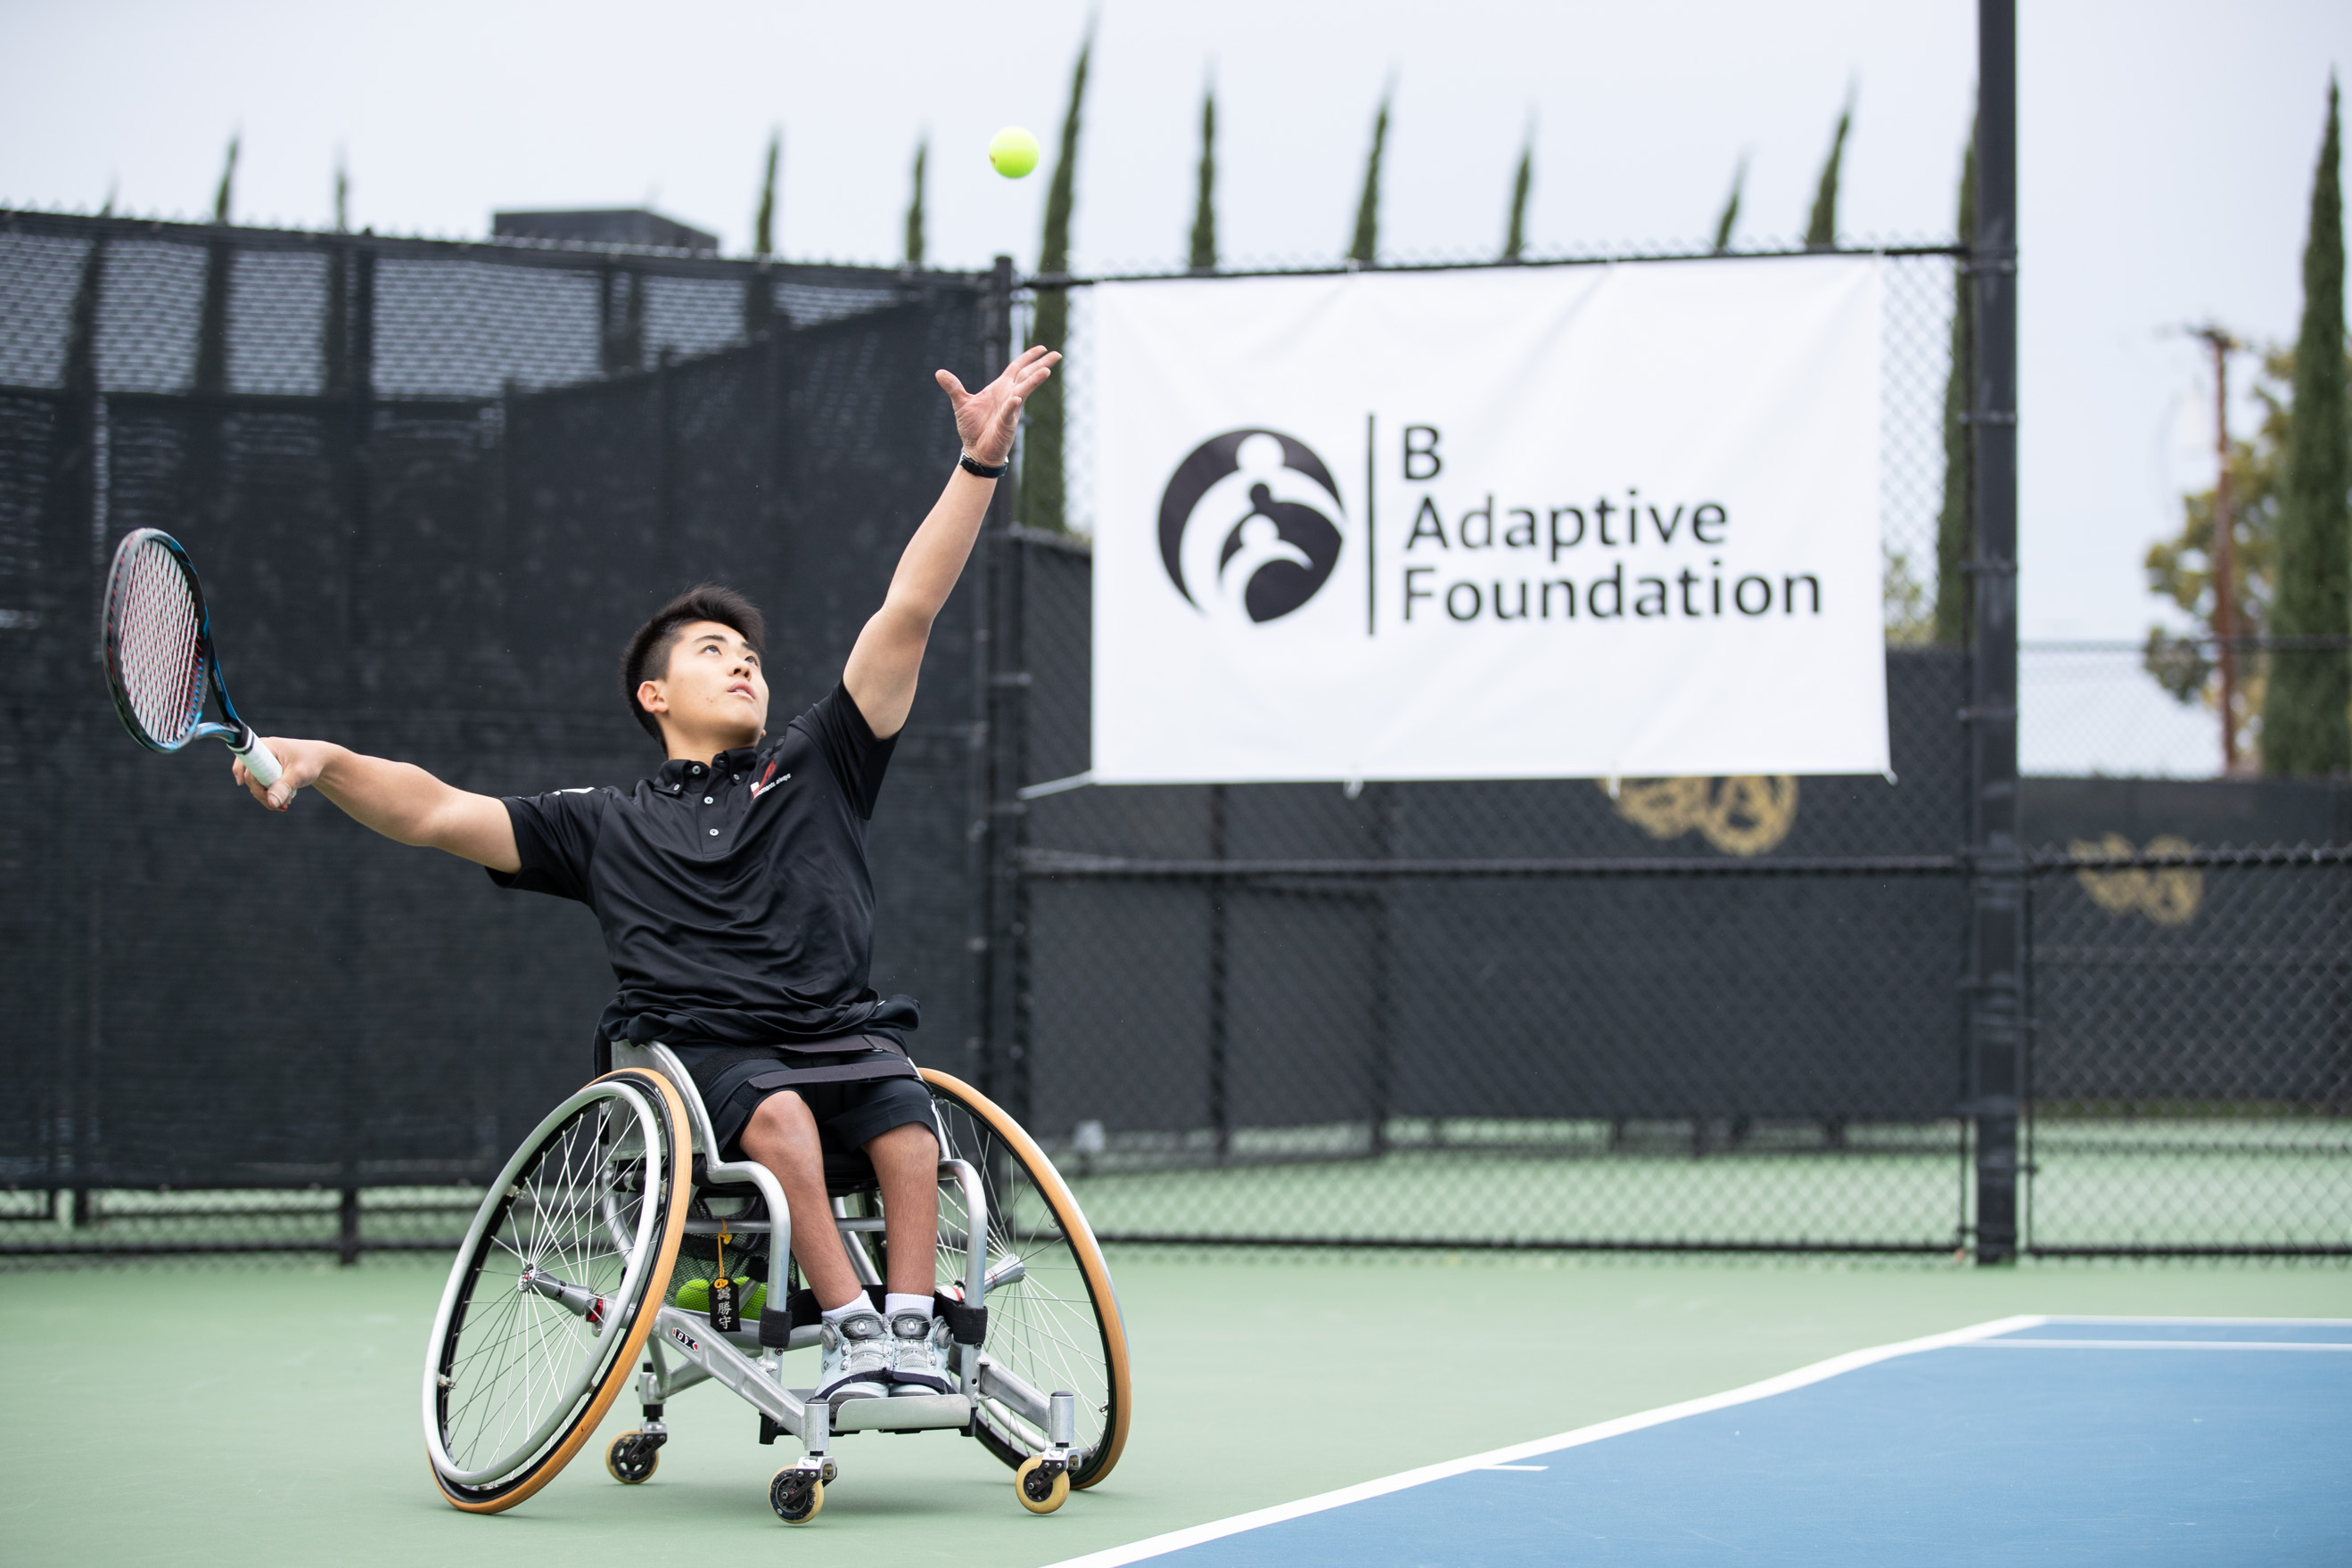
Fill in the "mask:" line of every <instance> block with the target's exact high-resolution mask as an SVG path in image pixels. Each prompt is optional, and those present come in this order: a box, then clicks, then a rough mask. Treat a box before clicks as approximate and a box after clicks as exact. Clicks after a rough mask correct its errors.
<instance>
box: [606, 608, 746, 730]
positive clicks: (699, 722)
mask: <svg viewBox="0 0 2352 1568" xmlns="http://www.w3.org/2000/svg"><path fill="white" fill-rule="evenodd" d="M637 702H638V704H639V705H640V706H643V707H644V708H645V709H646V711H647V712H649V713H653V714H656V715H658V716H660V718H661V722H662V727H663V728H664V729H665V730H666V731H667V733H668V736H669V737H670V739H671V740H672V741H674V742H679V743H684V744H687V745H688V746H689V747H691V748H692V751H693V755H695V756H697V757H706V756H715V755H716V754H718V753H719V752H721V751H726V750H730V749H731V748H733V747H739V746H751V745H755V744H756V743H757V742H758V741H759V738H760V737H761V735H762V734H764V733H765V732H766V730H767V727H768V680H767V676H766V675H764V674H761V670H760V655H759V654H758V653H754V652H753V651H752V648H751V644H750V643H746V642H744V641H743V638H742V636H741V634H740V633H739V632H736V631H735V630H734V629H733V628H731V627H729V626H723V625H721V624H719V622H716V621H697V622H694V623H693V624H691V625H689V626H688V627H687V628H686V629H685V630H684V631H682V632H679V633H678V636H677V642H676V643H672V644H670V651H669V671H668V673H667V674H665V675H663V676H662V677H661V678H660V679H659V680H652V681H647V682H646V683H645V684H644V685H640V686H639V687H638V688H637Z"/></svg>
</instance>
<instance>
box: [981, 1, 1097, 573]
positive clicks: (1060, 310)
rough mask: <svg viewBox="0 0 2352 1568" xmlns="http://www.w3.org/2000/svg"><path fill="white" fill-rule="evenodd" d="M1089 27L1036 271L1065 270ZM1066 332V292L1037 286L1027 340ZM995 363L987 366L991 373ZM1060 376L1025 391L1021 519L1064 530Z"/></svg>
mask: <svg viewBox="0 0 2352 1568" xmlns="http://www.w3.org/2000/svg"><path fill="white" fill-rule="evenodd" d="M1094 48H1095V36H1094V30H1093V28H1092V27H1091V26H1089V27H1088V28H1087V36H1086V38H1085V40H1084V41H1083V42H1081V43H1080V44H1079V45H1078V60H1077V64H1076V66H1074V67H1073V68H1071V71H1070V105H1069V109H1068V110H1067V112H1066V113H1065V114H1064V115H1063V116H1062V146H1061V150H1060V152H1058V153H1057V154H1056V156H1055V160H1054V183H1053V185H1052V186H1051V188H1049V189H1048V190H1047V191H1046V193H1045V240H1044V243H1043V244H1042V245H1040V246H1038V248H1037V270H1038V271H1039V272H1040V273H1046V274H1050V273H1066V272H1067V271H1069V270H1070V208H1071V206H1072V205H1073V204H1074V203H1075V201H1076V192H1077V178H1078V128H1079V124H1080V114H1081V111H1082V110H1084V109H1085V107H1086V99H1087V61H1088V60H1089V59H1090V58H1091V57H1093V54H1094ZM1069 336H1070V294H1069V290H1067V289H1066V288H1040V289H1038V290H1037V303H1036V308H1035V311H1034V319H1033V321H1032V324H1031V327H1030V332H1029V340H1030V341H1031V342H1032V343H1043V344H1045V346H1046V347H1047V348H1049V349H1060V348H1062V347H1063V346H1064V345H1065V344H1066V342H1067V341H1068V340H1069ZM995 368H996V367H994V366H991V367H990V370H991V373H993V371H994V370H995ZM1062 418H1063V405H1062V378H1061V377H1059V376H1052V377H1048V378H1047V380H1046V382H1045V385H1044V386H1041V387H1039V388H1038V389H1037V390H1036V391H1035V392H1032V393H1030V394H1029V401H1028V402H1027V403H1026V404H1025V405H1024V407H1023V409H1022V413H1021V423H1022V427H1023V429H1022V437H1021V444H1022V453H1021V506H1020V518H1021V524H1022V526H1023V527H1024V528H1039V529H1043V530H1045V532H1048V533H1056V534H1058V533H1066V532H1068V531H1069V523H1068V520H1067V518H1066V515H1065V507H1066V499H1067V497H1066V492H1065V491H1064V488H1063V476H1062V434H1063V430H1062Z"/></svg>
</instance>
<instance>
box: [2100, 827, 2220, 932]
mask: <svg viewBox="0 0 2352 1568" xmlns="http://www.w3.org/2000/svg"><path fill="white" fill-rule="evenodd" d="M2192 847H2193V846H2192V845H2190V843H2189V841H2188V840H2186V839H2182V838H2176V837H2174V836H2173V835H2172V834H2170V833H2167V834H2165V835H2164V836H2163V837H2161V838H2154V839H2150V840H2148V841H2147V850H2146V851H2145V852H2146V853H2147V854H2152V855H2185V854H2187V853H2189V851H2190V849H2191V848H2192ZM2066 853H2067V854H2068V855H2069V856H2070V857H2071V858H2073V859H2074V860H2078V861H2097V860H2113V859H2120V858H2122V857H2125V856H2127V855H2131V854H2134V853H2138V852H2137V851H2135V850H2134V849H2133V848H2132V842H2131V841H2130V840H2129V839H2127V838H2126V837H2124V836H2123V835H2122V834H2121V833H2109V834H2107V835H2106V837H2105V838H2103V839H2100V840H2098V841H2095V842H2094V841H2091V840H2089V839H2074V840H2071V841H2068V843H2067V845H2066ZM2074 880H2075V881H2076V882H2078V883H2082V884H2083V891H2084V893H2087V894H2090V895H2091V902H2092V903H2094V904H2097V905H2098V906H2099V907H2100V908H2101V909H2104V910H2105V911H2106V912H2107V913H2108V914H2109V915H2114V916H2116V918H2117V919H2119V920H2120V919H2122V918H2124V917H2126V916H2127V915H2147V917H2148V918H2149V919H2150V920H2153V921H2155V922H2156V923H2157V924H2158V925H2188V924H2189V921H2190V920H2192V919H2194V918H2195V917H2196V915H2197V906H2198V905H2199V904H2201V903H2203V902H2204V898H2205V873H2203V872H2201V871H2198V870H2196V869H2194V868H2193V867H2189V866H2129V867H2126V868H2125V869H2123V870H2121V871H2078V872H2076V873H2074Z"/></svg>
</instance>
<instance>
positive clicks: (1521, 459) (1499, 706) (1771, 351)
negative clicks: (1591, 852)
mask: <svg viewBox="0 0 2352 1568" xmlns="http://www.w3.org/2000/svg"><path fill="white" fill-rule="evenodd" d="M1879 291H1880V282H1879V267H1878V264H1877V262H1876V261H1875V260H1874V259H1872V258H1868V257H1848V256H1806V257H1792V258H1789V259H1785V260H1741V261H1705V262H1688V263H1673V264H1667V263H1653V264H1649V265H1621V266H1612V267H1543V268H1531V269H1526V270H1519V269H1506V270H1495V271H1485V270H1481V271H1452V272H1431V273H1366V274H1358V275H1354V276H1349V277H1294V278H1256V279H1222V280H1210V279H1201V280H1183V281H1163V282H1148V283H1121V284H1104V285H1101V286H1098V287H1097V288H1096V289H1095V291H1094V294H1095V297H1094V299H1093V302H1092V303H1093V323H1092V329H1091V331H1090V332H1089V333H1088V334H1087V343H1086V350H1087V353H1088V355H1089V357H1090V361H1091V363H1090V365H1089V371H1090V373H1091V375H1092V378H1093V383H1094V405H1093V420H1094V423H1093V428H1094V431H1095V453H1094V455H1095V471H1094V483H1095V485H1096V493H1095V498H1094V500H1095V505H1094V517H1095V528H1096V533H1095V556H1094V759H1093V760H1094V768H1093V776H1094V778H1095V779H1096V780H1097V782H1101V783H1134V784H1144V783H1204V782H1218V781H1227V782H1255V781H1265V780H1277V779H1527V778H1559V777H1564V778H1587V777H1590V778H1614V777H1630V776H1643V775H1678V774H1753V773H1766V774H1771V773H1877V772H1882V771H1884V770H1885V768H1886V766H1887V755H1886V699H1885V650H1884V642H1883V632H1882V610H1881V591H1882V590H1881V582H1880V573H1881V570H1882V569H1881V561H1880V556H1879V532H1878V467H1879V458H1878V422H1879Z"/></svg>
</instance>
